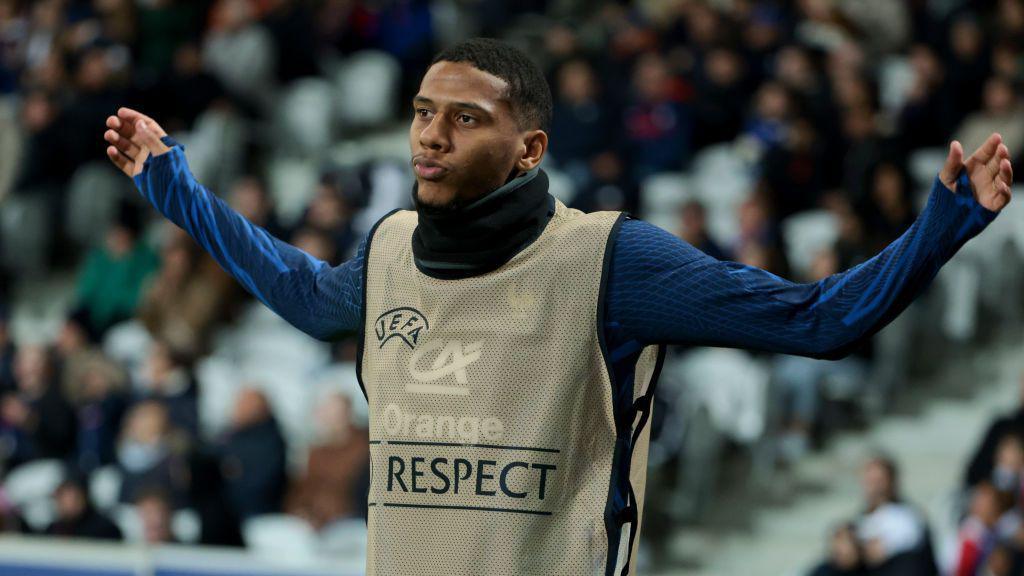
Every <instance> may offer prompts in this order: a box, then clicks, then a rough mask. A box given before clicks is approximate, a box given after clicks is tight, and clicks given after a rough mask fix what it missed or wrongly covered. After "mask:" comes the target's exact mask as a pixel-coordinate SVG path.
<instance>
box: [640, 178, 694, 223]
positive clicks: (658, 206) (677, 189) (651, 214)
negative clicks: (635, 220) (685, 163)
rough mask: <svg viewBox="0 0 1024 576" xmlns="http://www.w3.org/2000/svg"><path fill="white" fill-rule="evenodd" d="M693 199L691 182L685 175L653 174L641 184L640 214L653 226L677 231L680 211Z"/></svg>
mask: <svg viewBox="0 0 1024 576" xmlns="http://www.w3.org/2000/svg"><path fill="white" fill-rule="evenodd" d="M692 198H693V194H692V193H691V191H690V181H689V178H687V176H686V175H685V174H682V173H679V172H662V173H659V174H652V175H650V176H648V177H647V178H646V179H644V181H643V182H642V183H641V184H640V213H641V214H642V215H643V217H644V219H645V220H647V221H648V222H650V223H651V224H654V225H655V226H660V227H661V228H664V229H665V230H668V231H675V229H676V224H677V222H678V219H679V216H678V214H679V209H680V208H681V207H682V206H683V204H685V203H686V201H687V200H690V199H692Z"/></svg>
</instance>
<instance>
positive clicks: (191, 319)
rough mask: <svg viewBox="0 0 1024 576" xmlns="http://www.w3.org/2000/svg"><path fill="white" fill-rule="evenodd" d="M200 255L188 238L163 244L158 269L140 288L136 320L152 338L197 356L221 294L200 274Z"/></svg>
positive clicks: (216, 313)
mask: <svg viewBox="0 0 1024 576" xmlns="http://www.w3.org/2000/svg"><path fill="white" fill-rule="evenodd" d="M200 262H201V253H200V251H199V247H198V246H197V245H196V244H195V242H194V241H192V240H191V239H185V238H182V237H180V236H175V237H173V238H172V239H171V240H170V241H169V242H167V243H166V244H165V245H164V248H163V251H162V253H161V255H160V269H159V270H158V271H157V273H156V274H154V275H152V276H150V278H149V279H148V280H147V282H146V286H145V288H143V291H142V292H143V295H142V303H141V304H140V306H139V312H138V315H139V319H140V320H141V321H142V324H143V325H144V326H145V327H146V329H147V330H148V331H149V333H150V334H151V335H153V336H154V338H156V339H158V340H163V341H166V342H167V343H168V345H169V346H172V347H173V348H174V349H176V350H181V351H183V353H187V354H189V355H196V354H199V353H200V352H203V351H205V350H206V346H207V341H206V339H207V337H208V336H209V335H210V332H211V327H212V325H213V323H214V321H215V320H217V319H218V318H219V317H220V315H221V309H222V306H223V301H222V296H223V292H222V291H221V290H220V287H219V286H218V285H217V282H216V281H215V280H214V279H213V278H211V277H210V275H208V274H202V273H200V272H199V265H200Z"/></svg>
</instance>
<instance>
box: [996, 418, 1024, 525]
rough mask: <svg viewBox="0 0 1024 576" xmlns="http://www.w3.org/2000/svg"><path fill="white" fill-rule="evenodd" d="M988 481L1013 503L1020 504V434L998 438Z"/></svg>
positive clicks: (1023, 477)
mask: <svg viewBox="0 0 1024 576" xmlns="http://www.w3.org/2000/svg"><path fill="white" fill-rule="evenodd" d="M990 481H991V482H992V485H993V486H995V487H996V489H997V490H999V491H1000V492H1003V493H1005V494H1007V495H1008V496H1009V497H1010V499H1011V502H1013V504H1014V505H1016V506H1018V507H1019V506H1020V504H1021V503H1022V501H1021V495H1022V490H1024V442H1022V440H1021V438H1020V436H1017V435H1016V434H1013V433H1010V434H1007V435H1006V436H1003V437H1002V439H1001V440H999V444H998V445H997V446H996V459H995V467H994V468H993V470H992V478H991V480H990Z"/></svg>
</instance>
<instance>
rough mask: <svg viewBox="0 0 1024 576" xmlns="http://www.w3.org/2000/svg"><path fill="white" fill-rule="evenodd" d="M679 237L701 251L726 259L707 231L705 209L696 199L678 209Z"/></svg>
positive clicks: (725, 255)
mask: <svg viewBox="0 0 1024 576" xmlns="http://www.w3.org/2000/svg"><path fill="white" fill-rule="evenodd" d="M678 235H679V237H680V238H682V239H683V240H685V241H686V242H688V243H689V244H690V245H691V246H693V247H694V248H697V249H698V250H700V251H701V252H703V253H705V254H707V255H708V256H711V257H712V258H717V259H719V260H728V259H729V257H728V255H727V254H726V252H725V250H723V249H722V247H721V246H719V245H718V243H717V242H715V241H714V239H712V238H711V233H710V232H708V223H707V211H706V210H705V209H704V205H703V204H701V203H700V201H698V200H691V201H689V202H687V203H686V204H683V207H682V208H681V209H680V210H679V233H678Z"/></svg>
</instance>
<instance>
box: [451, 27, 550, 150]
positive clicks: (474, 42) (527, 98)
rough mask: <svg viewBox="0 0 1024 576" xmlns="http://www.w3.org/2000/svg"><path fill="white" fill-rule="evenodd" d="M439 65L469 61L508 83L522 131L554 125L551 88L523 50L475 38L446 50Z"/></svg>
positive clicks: (511, 101)
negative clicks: (441, 63)
mask: <svg viewBox="0 0 1024 576" xmlns="http://www.w3.org/2000/svg"><path fill="white" fill-rule="evenodd" d="M438 62H468V63H469V64H472V65H473V67H474V68H477V69H479V70H483V71H484V72H487V73H488V74H493V75H494V76H497V77H498V78H501V79H502V80H504V81H505V82H506V83H507V84H508V93H507V94H506V95H505V97H506V98H507V99H508V102H509V104H510V105H511V107H512V114H513V115H514V116H515V119H516V124H517V125H518V126H519V128H520V129H522V130H533V129H538V128H539V129H541V130H544V131H547V130H548V129H549V127H550V126H551V109H552V103H551V88H550V87H549V86H548V81H547V80H546V79H545V78H544V74H543V73H542V72H541V71H540V68H539V67H538V66H537V65H536V64H534V63H533V61H532V60H530V57H529V56H527V55H526V53H524V52H523V51H522V50H520V49H518V48H516V47H514V46H512V45H511V44H508V43H506V42H502V41H500V40H495V39H493V38H471V39H469V40H466V41H464V42H460V43H458V44H455V45H454V46H451V47H450V48H446V49H445V50H442V51H441V52H440V53H439V54H438V55H437V56H435V57H434V60H433V62H431V65H433V64H436V63H438Z"/></svg>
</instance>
